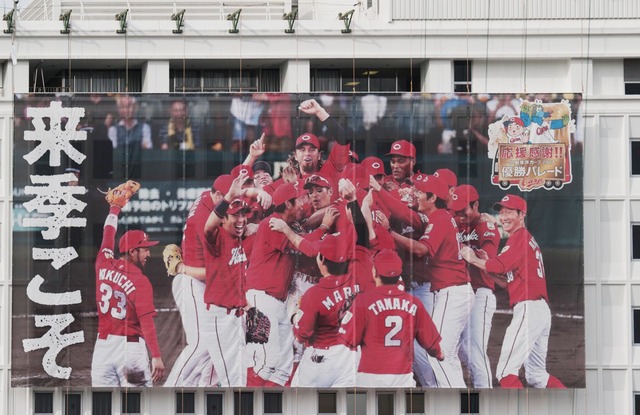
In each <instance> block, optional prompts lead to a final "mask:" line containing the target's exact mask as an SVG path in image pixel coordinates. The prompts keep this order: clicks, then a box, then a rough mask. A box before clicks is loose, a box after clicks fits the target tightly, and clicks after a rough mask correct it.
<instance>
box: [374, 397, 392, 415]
mask: <svg viewBox="0 0 640 415" xmlns="http://www.w3.org/2000/svg"><path fill="white" fill-rule="evenodd" d="M393 402H394V395H393V394H392V393H380V394H378V415H394V413H395V412H394V405H393Z"/></svg>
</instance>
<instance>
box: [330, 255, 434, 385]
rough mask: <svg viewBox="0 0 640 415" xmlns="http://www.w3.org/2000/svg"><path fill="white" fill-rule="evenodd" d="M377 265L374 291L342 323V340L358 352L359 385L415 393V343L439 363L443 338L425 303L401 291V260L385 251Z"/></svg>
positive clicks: (364, 295) (359, 299)
mask: <svg viewBox="0 0 640 415" xmlns="http://www.w3.org/2000/svg"><path fill="white" fill-rule="evenodd" d="M373 262H374V267H375V270H374V278H375V280H376V288H374V289H373V290H369V291H367V292H364V293H362V294H360V295H358V296H357V297H356V299H355V300H354V302H353V306H352V307H351V308H350V309H349V311H348V312H347V313H346V314H345V316H344V318H343V319H342V327H341V335H342V338H343V340H344V341H345V342H346V344H347V345H349V346H350V347H352V348H355V347H358V346H360V351H361V356H360V362H359V364H358V374H357V379H356V384H357V385H358V386H362V387H376V388H380V387H413V386H415V381H414V380H413V372H412V363H413V355H414V351H413V348H414V341H417V342H418V344H420V345H421V346H422V347H423V348H424V349H426V350H427V352H428V353H429V354H430V355H432V356H434V357H435V358H436V359H437V360H438V361H441V360H443V359H444V355H443V354H442V351H441V349H440V335H439V334H438V331H437V330H436V327H435V325H434V324H433V321H432V320H431V318H430V317H429V314H427V312H426V310H425V309H424V306H423V305H422V303H421V302H420V301H418V300H417V299H416V298H415V297H414V296H412V295H411V294H408V293H406V292H405V291H404V290H403V289H401V288H400V287H399V286H398V280H399V278H400V274H401V272H402V260H401V259H400V257H399V256H398V254H397V253H395V252H394V251H392V250H389V249H383V250H381V251H380V252H379V253H378V254H376V256H375V257H374V259H373Z"/></svg>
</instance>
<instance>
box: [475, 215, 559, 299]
mask: <svg viewBox="0 0 640 415" xmlns="http://www.w3.org/2000/svg"><path fill="white" fill-rule="evenodd" d="M486 268H487V272H491V273H494V274H505V275H506V277H507V283H508V289H509V303H510V305H511V306H512V307H513V306H514V305H516V304H518V303H519V302H521V301H526V300H540V299H545V300H547V301H549V297H548V295H547V280H546V277H545V273H544V262H543V261H542V252H541V251H540V247H539V246H538V243H537V242H536V240H535V238H534V237H533V235H531V233H529V231H528V230H527V229H526V228H524V227H523V228H520V229H518V230H517V231H515V232H514V233H513V235H511V236H510V237H509V239H507V243H506V244H505V246H504V248H502V251H501V252H500V255H498V256H497V257H495V258H492V259H489V260H488V261H487V262H486Z"/></svg>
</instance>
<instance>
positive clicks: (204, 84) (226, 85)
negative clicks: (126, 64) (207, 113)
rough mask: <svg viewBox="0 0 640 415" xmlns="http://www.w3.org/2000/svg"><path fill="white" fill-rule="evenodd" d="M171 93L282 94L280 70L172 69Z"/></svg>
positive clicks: (170, 77)
mask: <svg viewBox="0 0 640 415" xmlns="http://www.w3.org/2000/svg"><path fill="white" fill-rule="evenodd" d="M169 79H170V80H169V82H170V85H171V92H182V91H183V88H184V91H185V92H238V91H243V92H280V69H279V68H265V69H243V70H242V71H240V70H238V69H215V70H213V69H212V70H209V69H207V70H188V71H184V72H183V70H182V69H172V70H171V72H170V74H169Z"/></svg>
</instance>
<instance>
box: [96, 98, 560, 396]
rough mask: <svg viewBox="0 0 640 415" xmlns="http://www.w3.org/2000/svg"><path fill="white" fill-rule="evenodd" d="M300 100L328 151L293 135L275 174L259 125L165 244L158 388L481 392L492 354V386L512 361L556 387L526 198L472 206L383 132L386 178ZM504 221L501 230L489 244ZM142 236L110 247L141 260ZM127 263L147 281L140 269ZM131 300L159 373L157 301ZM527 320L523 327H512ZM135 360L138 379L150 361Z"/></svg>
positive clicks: (510, 383)
mask: <svg viewBox="0 0 640 415" xmlns="http://www.w3.org/2000/svg"><path fill="white" fill-rule="evenodd" d="M299 109H300V111H301V112H302V113H304V114H307V115H310V116H312V117H315V118H316V119H317V122H319V123H321V124H322V131H324V134H325V136H326V137H327V138H329V139H330V140H334V141H335V143H334V145H333V146H332V147H331V151H330V153H329V154H328V156H327V157H326V158H324V157H323V155H322V153H321V151H320V140H319V139H318V137H316V136H315V135H313V134H311V133H305V134H302V135H301V136H299V137H298V138H297V139H296V141H295V149H294V151H293V152H292V154H291V155H290V157H289V159H288V162H289V166H288V167H287V168H285V169H284V170H283V171H282V174H281V177H280V178H278V179H277V180H275V181H274V180H273V177H272V176H271V166H270V165H269V164H268V163H267V162H265V161H263V160H259V159H260V158H261V157H262V156H263V155H264V153H265V145H264V142H263V138H262V137H261V138H260V139H258V140H256V141H255V142H254V143H252V145H251V146H250V150H249V155H248V156H247V158H246V159H245V160H244V162H243V163H242V164H240V165H238V166H236V167H234V168H233V170H232V171H231V172H230V174H224V175H221V176H219V177H218V178H217V179H216V180H215V181H214V183H213V185H212V188H211V190H207V191H206V192H204V193H203V194H202V195H201V196H200V198H198V200H197V201H196V202H195V203H194V205H193V207H192V208H191V210H190V212H189V215H188V217H187V220H186V223H185V228H184V235H183V240H182V248H180V247H178V246H177V245H169V246H167V248H166V249H165V252H164V260H165V263H166V266H167V271H168V274H169V275H170V276H173V278H174V280H173V287H172V288H173V294H174V299H175V301H176V304H177V306H178V309H179V310H180V313H181V317H182V323H183V327H184V330H185V335H186V346H185V348H184V350H182V353H181V354H180V356H179V357H178V359H177V360H176V361H175V362H174V363H173V364H172V367H171V372H170V375H169V377H168V380H167V381H166V383H165V386H172V387H185V386H187V387H188V386H223V387H243V386H250V387H251V386H254V387H269V386H274V387H283V386H289V385H291V386H295V387H349V386H351V387H353V386H364V387H412V386H415V385H416V380H417V381H418V384H419V385H420V386H425V387H454V388H466V387H467V385H469V386H473V387H476V388H490V387H492V386H493V384H494V380H495V379H494V370H495V368H496V366H495V365H496V363H497V370H495V376H496V378H497V381H498V383H499V384H500V385H501V386H502V387H521V386H522V382H521V380H520V378H519V377H518V371H519V369H520V367H521V366H524V367H525V373H526V381H527V383H528V384H529V385H530V386H534V387H561V386H562V383H561V382H560V381H559V380H558V379H557V378H555V377H553V376H551V375H549V374H548V373H547V372H546V368H545V366H546V363H545V361H546V352H547V342H548V336H549V330H550V324H551V315H550V312H549V307H548V304H547V302H548V298H547V293H546V281H545V274H544V268H543V265H542V259H541V258H542V254H541V252H540V248H539V246H538V245H537V243H536V242H535V239H533V236H531V234H529V233H528V231H527V230H526V228H525V227H524V215H525V214H526V202H525V201H524V200H523V199H521V198H519V197H518V196H515V195H508V196H507V197H506V198H505V199H503V200H502V201H501V202H499V203H497V204H496V205H495V208H496V209H497V210H498V211H499V215H498V216H499V222H500V223H497V222H496V220H495V219H494V218H493V217H492V216H489V215H486V214H481V213H480V197H479V195H478V192H477V190H476V189H475V188H473V187H471V186H469V185H466V184H463V185H460V186H457V178H456V176H455V174H454V173H453V172H451V171H450V170H447V169H440V170H437V171H435V172H434V174H433V175H430V174H425V173H420V172H419V171H418V172H416V171H415V170H417V169H416V149H415V147H414V146H413V144H412V143H410V142H408V141H406V140H397V141H395V142H394V143H392V145H391V148H390V149H389V152H388V153H387V158H388V160H389V162H390V166H391V174H390V175H388V176H387V175H385V172H384V166H383V160H380V159H377V158H375V157H367V158H365V159H364V160H363V162H362V163H360V164H359V163H357V155H355V154H354V153H353V152H351V151H350V150H351V148H350V144H349V143H348V142H347V140H346V134H345V132H344V131H343V130H342V128H341V127H340V125H339V124H338V123H337V122H336V120H335V119H334V118H333V117H331V116H330V115H329V114H328V113H327V112H326V111H325V110H324V108H322V107H321V106H320V105H319V104H318V103H317V102H316V101H315V100H308V101H304V102H302V103H301V104H300V106H299ZM111 222H113V218H112V219H111V220H110V221H109V223H111ZM499 225H501V226H502V227H503V229H504V231H505V232H507V233H508V234H509V240H508V241H507V242H506V245H505V247H504V248H503V249H502V251H501V253H500V254H498V249H499V243H500V232H499V229H498V226H499ZM107 229H108V228H107V227H105V230H107ZM105 234H106V235H108V233H107V232H106V231H105ZM127 240H128V239H127ZM143 240H144V241H146V239H144V238H143ZM149 243H150V242H142V245H140V244H139V243H138V245H136V244H128V245H127V243H125V245H126V246H123V247H121V251H122V250H123V249H124V250H125V251H124V252H126V253H127V258H129V262H130V263H131V264H133V265H136V267H137V268H138V269H142V266H143V265H144V258H141V256H140V255H141V254H136V252H137V251H135V249H141V250H142V249H147V250H148V246H150V245H149ZM121 244H122V242H121ZM127 250H128V251H127ZM142 254H144V252H142ZM136 255H137V256H136ZM534 259H536V260H534ZM537 259H539V261H538V260H537ZM129 269H131V266H130V265H129ZM134 271H135V270H134ZM134 274H136V275H137V274H140V278H139V280H140V283H139V284H140V286H142V285H143V283H144V282H145V280H146V277H144V276H143V275H142V274H141V272H130V275H132V278H133V275H134ZM146 282H147V284H146V285H149V284H148V281H146ZM137 284H138V283H137ZM496 286H498V287H504V288H505V289H507V290H508V292H509V297H510V302H511V306H512V307H513V308H514V317H513V321H512V323H511V326H510V327H509V329H508V330H507V334H506V336H505V340H504V342H503V344H502V348H503V349H502V352H501V355H500V360H499V362H490V361H489V358H488V356H487V347H488V341H489V334H490V331H491V328H492V319H493V313H494V311H495V308H496V297H495V295H494V290H495V289H496ZM139 290H140V289H139ZM149 291H150V287H149ZM98 295H99V296H100V295H102V294H100V293H98ZM151 298H152V297H151ZM133 307H134V306H133V305H132V306H131V308H133ZM135 307H136V308H137V309H140V310H143V311H141V312H140V313H139V315H140V328H139V329H138V330H137V331H135V333H136V334H137V339H143V340H144V341H145V342H146V345H147V347H149V350H150V351H151V354H152V357H153V358H154V359H153V362H152V369H153V371H152V374H151V377H152V378H154V380H158V379H159V376H161V375H162V369H163V365H162V361H161V359H160V353H159V348H158V347H157V341H155V330H153V331H152V330H151V329H150V328H149V324H148V322H149V320H151V322H152V321H153V320H152V319H151V317H152V316H153V315H154V312H155V310H153V303H152V302H149V299H147V303H146V304H142V305H136V306H135ZM534 314H535V315H536V318H537V320H536V324H535V325H533V324H532V323H531V322H532V321H533V317H531V318H530V319H529V316H532V315H534ZM105 318H106V317H103V318H102V320H105ZM527 319H529V320H527ZM102 320H101V326H100V327H101V328H102V327H104V326H105V325H106V324H107V323H103V322H102ZM524 320H527V321H529V324H528V325H527V330H525V331H522V330H520V331H518V330H517V327H518V326H519V324H520V323H521V322H522V321H524ZM105 321H106V320H105ZM103 332H104V333H103ZM110 334H117V333H113V332H109V330H108V329H104V330H101V331H100V334H99V341H102V340H104V339H103V337H105V336H107V337H109V335H110ZM152 334H153V335H152ZM120 340H121V339H120ZM121 341H122V340H121ZM140 343H141V344H144V343H142V341H140ZM96 350H97V349H96ZM143 354H144V356H145V357H146V348H145V349H144V353H143ZM94 360H95V359H94ZM461 361H462V362H461ZM462 363H464V364H465V366H466V367H467V368H468V369H469V372H470V377H469V378H468V379H466V378H465V376H464V373H463V370H462ZM492 364H493V366H492ZM141 366H144V367H143V368H142V369H144V370H142V373H143V375H144V377H145V378H148V377H149V376H148V373H147V372H145V370H146V371H149V368H148V362H142V363H141ZM492 368H493V369H492ZM95 372H96V378H97V376H98V375H97V368H96V371H95ZM123 384H124V383H123ZM145 384H149V381H145Z"/></svg>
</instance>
